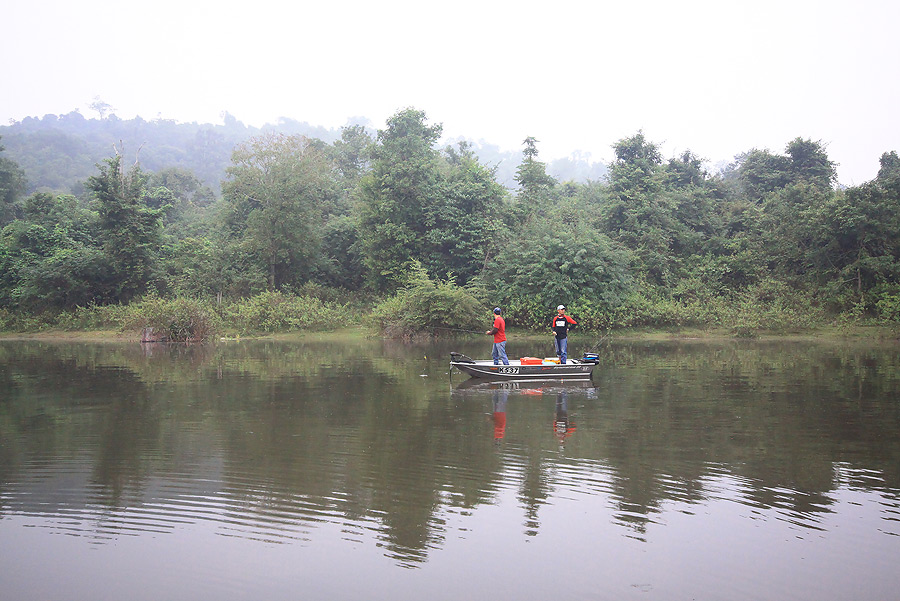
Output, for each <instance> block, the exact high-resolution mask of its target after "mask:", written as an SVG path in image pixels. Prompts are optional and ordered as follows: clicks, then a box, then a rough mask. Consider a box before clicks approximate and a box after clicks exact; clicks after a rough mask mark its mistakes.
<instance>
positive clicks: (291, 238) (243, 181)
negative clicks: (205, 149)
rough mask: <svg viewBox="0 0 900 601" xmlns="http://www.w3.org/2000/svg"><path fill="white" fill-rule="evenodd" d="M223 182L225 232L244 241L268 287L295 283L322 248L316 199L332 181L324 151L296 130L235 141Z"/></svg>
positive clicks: (324, 195)
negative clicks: (294, 134) (236, 143)
mask: <svg viewBox="0 0 900 601" xmlns="http://www.w3.org/2000/svg"><path fill="white" fill-rule="evenodd" d="M228 174H229V179H228V181H227V182H226V183H225V184H224V185H223V187H222V189H223V193H224V198H225V201H226V203H227V207H228V213H227V217H226V219H227V221H226V226H227V228H228V233H229V234H230V238H231V239H232V240H235V241H240V242H241V243H242V244H244V245H245V246H246V248H247V250H248V251H249V252H250V253H251V256H252V257H254V258H256V259H257V260H258V268H259V269H260V270H261V271H262V272H263V273H265V274H266V277H267V279H268V288H269V289H270V290H276V289H280V288H282V287H283V286H285V285H299V284H302V283H303V282H304V281H306V280H308V279H309V278H310V277H311V275H312V274H313V272H314V268H315V264H316V260H317V257H318V255H319V252H320V248H321V241H322V238H321V231H320V227H319V224H320V223H321V221H322V211H321V206H320V205H321V203H322V200H323V199H327V198H329V197H330V196H333V195H334V193H335V191H334V186H335V182H334V180H333V178H332V177H331V167H330V164H329V162H328V161H327V159H326V156H325V154H324V152H323V151H322V150H321V149H319V148H318V146H317V145H316V144H314V143H313V142H312V141H310V140H309V139H307V138H304V137H301V136H283V135H278V134H267V135H264V136H259V137H257V138H253V139H251V140H250V141H249V142H247V143H246V144H242V145H240V146H238V147H237V148H236V149H235V151H234V154H233V156H232V166H231V167H229V168H228Z"/></svg>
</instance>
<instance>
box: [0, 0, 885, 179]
mask: <svg viewBox="0 0 900 601" xmlns="http://www.w3.org/2000/svg"><path fill="white" fill-rule="evenodd" d="M5 4H6V6H4V8H3V10H2V15H3V25H2V29H0V31H2V35H0V67H2V69H0V74H2V89H3V92H2V94H0V121H2V122H3V123H6V122H7V121H8V120H10V119H11V120H19V119H22V118H24V117H28V116H34V117H41V116H43V115H45V114H48V113H53V114H63V113H68V112H70V111H72V110H74V109H80V110H81V112H82V113H83V114H84V115H85V116H92V112H91V111H90V110H89V109H88V105H89V104H90V103H91V102H92V101H93V99H94V98H95V97H100V98H101V99H102V100H104V101H105V102H107V103H109V104H111V105H112V106H113V107H115V108H116V111H115V113H116V115H118V116H119V117H121V118H123V119H128V118H131V117H134V116H135V115H140V116H141V117H143V118H145V119H148V120H151V119H154V118H157V117H162V118H166V119H175V120H177V121H199V122H211V123H220V122H221V116H222V114H223V112H224V111H228V112H229V113H231V114H232V115H234V116H235V117H237V118H238V119H239V120H241V121H243V122H245V123H247V124H252V125H262V124H264V123H266V122H275V121H277V119H278V118H279V117H287V118H290V119H295V120H298V121H308V122H309V123H311V124H313V125H323V126H326V127H340V126H342V125H345V124H346V123H347V121H348V120H349V119H351V118H353V117H366V118H368V119H369V120H370V121H371V123H372V125H373V126H374V127H377V128H381V127H383V126H384V122H385V119H386V118H388V117H389V116H390V115H392V114H393V113H395V112H396V111H397V110H399V109H401V108H404V107H409V106H412V107H415V108H418V109H422V110H424V111H425V112H426V114H427V115H428V118H429V121H430V122H432V123H442V124H443V125H444V134H445V136H447V137H456V136H466V137H469V138H473V139H475V140H483V141H485V142H487V143H492V144H496V145H498V146H500V147H501V148H503V149H506V150H517V149H520V148H521V147H522V145H521V143H522V140H524V139H525V137H527V136H534V137H536V138H537V139H538V140H539V141H540V143H539V145H538V149H539V151H540V158H541V159H543V160H545V161H548V160H551V159H554V158H559V157H564V156H568V155H570V154H572V153H573V152H581V153H589V154H590V155H591V157H592V160H595V161H609V160H610V159H611V158H612V149H611V146H612V144H614V143H615V142H616V141H617V140H619V139H621V138H623V137H626V136H630V135H632V134H634V133H635V132H637V131H638V130H640V129H642V130H643V131H644V134H645V135H646V136H647V137H648V138H649V139H650V140H652V141H653V142H656V143H658V144H660V145H661V147H662V150H663V153H664V155H665V156H667V157H670V156H674V155H675V154H676V153H680V152H682V151H684V150H686V149H690V150H692V151H694V153H695V154H697V155H699V156H701V157H703V158H705V159H708V160H709V161H710V162H711V163H713V164H714V163H717V162H719V161H727V160H731V159H732V158H733V157H734V155H735V154H738V153H740V152H744V151H747V150H750V149H752V148H767V149H769V150H771V151H773V152H778V153H781V152H783V151H784V148H785V146H786V144H787V143H788V142H789V141H790V140H792V139H793V138H796V137H798V136H800V137H803V138H811V139H813V140H821V141H822V142H824V143H825V144H826V145H827V149H828V153H829V156H830V157H831V159H832V160H833V161H836V162H837V163H839V167H838V173H839V179H840V181H841V183H844V184H848V185H851V184H860V183H863V182H864V181H867V180H870V179H872V178H873V177H875V174H876V173H877V171H878V159H879V157H880V156H881V154H882V153H883V152H885V151H890V150H898V151H900V113H898V107H900V39H898V38H897V36H896V28H897V24H898V23H900V2H897V1H896V0H845V1H842V2H836V1H834V0H818V1H815V2H813V1H809V0H799V1H796V0H753V1H752V2H751V1H743V0H738V1H731V2H729V1H722V0H716V1H713V0H685V1H684V2H675V1H672V0H644V1H641V0H630V1H629V0H620V1H618V2H606V1H596V0H589V1H582V0H578V1H574V2H567V1H565V0H560V1H557V2H540V3H538V2H532V1H530V0H515V1H513V0H478V1H476V0H456V1H455V2H447V3H434V2H423V1H421V0H419V1H407V0H382V1H381V2H372V1H366V2H363V1H358V0H318V1H317V2H304V1H302V0H301V1H299V2H293V3H287V2H280V1H279V2H276V1H274V0H255V1H252V2H228V1H219V2H205V1H197V0H178V1H176V0H156V1H155V2H147V3H136V2H128V1H126V2H120V3H113V4H110V3H107V2H96V1H78V0H30V1H29V2H6V3H5Z"/></svg>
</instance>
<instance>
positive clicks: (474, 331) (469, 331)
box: [430, 326, 484, 334]
mask: <svg viewBox="0 0 900 601" xmlns="http://www.w3.org/2000/svg"><path fill="white" fill-rule="evenodd" d="M430 327H431V329H432V330H450V331H452V332H466V333H468V334H483V333H484V331H478V330H463V329H461V328H445V327H443V326H430Z"/></svg>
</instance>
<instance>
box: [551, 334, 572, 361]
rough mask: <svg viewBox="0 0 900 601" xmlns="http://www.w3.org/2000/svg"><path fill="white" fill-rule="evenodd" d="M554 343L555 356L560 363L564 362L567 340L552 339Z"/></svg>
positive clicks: (567, 345)
mask: <svg viewBox="0 0 900 601" xmlns="http://www.w3.org/2000/svg"><path fill="white" fill-rule="evenodd" d="M554 340H555V341H556V356H557V357H559V362H560V363H565V362H566V350H568V347H569V339H568V338H554Z"/></svg>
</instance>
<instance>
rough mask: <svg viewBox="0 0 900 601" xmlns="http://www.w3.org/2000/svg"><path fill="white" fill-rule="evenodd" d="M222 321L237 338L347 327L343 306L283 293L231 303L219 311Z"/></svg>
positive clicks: (261, 295)
mask: <svg viewBox="0 0 900 601" xmlns="http://www.w3.org/2000/svg"><path fill="white" fill-rule="evenodd" d="M223 317H224V319H225V322H226V323H227V324H228V327H229V328H230V329H234V330H236V331H238V332H240V333H241V334H251V333H254V332H285V331H288V330H328V329H334V328H335V327H336V326H338V325H346V324H347V323H348V315H347V310H346V307H345V306H343V305H338V304H335V303H326V302H323V301H322V300H320V299H318V298H316V297H313V296H293V295H289V294H285V293H283V292H263V293H261V294H257V295H256V296H253V297H251V298H248V299H243V300H241V301H238V302H236V303H231V304H229V305H227V306H226V307H225V308H224V309H223Z"/></svg>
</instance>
